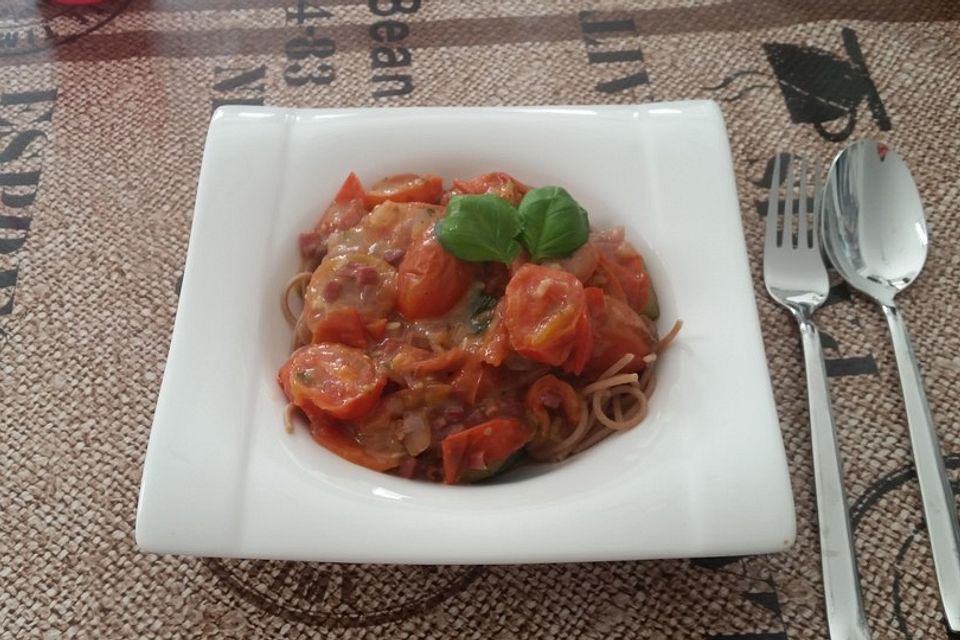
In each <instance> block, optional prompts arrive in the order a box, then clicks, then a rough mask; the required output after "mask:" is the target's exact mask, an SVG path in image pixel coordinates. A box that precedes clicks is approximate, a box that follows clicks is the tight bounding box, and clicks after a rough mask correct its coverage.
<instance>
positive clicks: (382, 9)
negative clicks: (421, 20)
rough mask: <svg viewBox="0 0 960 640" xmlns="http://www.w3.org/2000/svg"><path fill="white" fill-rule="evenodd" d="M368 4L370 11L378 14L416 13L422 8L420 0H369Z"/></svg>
mask: <svg viewBox="0 0 960 640" xmlns="http://www.w3.org/2000/svg"><path fill="white" fill-rule="evenodd" d="M367 5H368V6H369V7H370V11H372V12H373V13H374V14H375V15H378V16H392V15H394V14H397V13H416V12H417V11H419V10H420V0H368V2H367Z"/></svg>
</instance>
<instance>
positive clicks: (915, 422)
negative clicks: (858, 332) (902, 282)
mask: <svg viewBox="0 0 960 640" xmlns="http://www.w3.org/2000/svg"><path fill="white" fill-rule="evenodd" d="M881 306H882V307H883V313H884V315H886V316H887V324H889V325H890V335H891V337H892V338H893V351H894V353H895V354H896V356H897V369H898V371H899V372H900V386H901V387H902V389H903V401H904V404H905V406H906V409H907V425H908V426H909V429H910V443H911V445H912V446H913V459H914V462H915V463H916V467H917V478H918V479H919V481H920V496H921V499H922V501H923V514H924V517H925V518H926V520H927V531H928V532H929V535H930V548H931V550H932V552H933V566H934V569H935V570H936V574H937V582H938V583H939V585H940V599H941V601H942V602H943V610H944V613H945V614H946V618H947V625H948V626H949V627H950V629H951V631H960V527H958V526H957V502H956V499H955V498H954V496H953V491H952V490H951V489H950V481H949V479H948V478H947V471H946V468H945V467H944V465H943V456H942V455H941V453H940V445H939V443H938V441H937V428H936V426H935V425H934V424H933V416H932V415H930V405H929V404H927V394H926V393H925V392H924V390H923V381H922V380H921V378H920V369H919V368H918V367H917V359H916V356H914V354H913V346H912V345H911V344H910V336H909V335H908V334H907V327H906V325H905V324H904V322H903V317H902V316H901V315H900V311H899V309H897V308H896V307H895V306H894V305H892V304H891V305H886V304H883V305H881Z"/></svg>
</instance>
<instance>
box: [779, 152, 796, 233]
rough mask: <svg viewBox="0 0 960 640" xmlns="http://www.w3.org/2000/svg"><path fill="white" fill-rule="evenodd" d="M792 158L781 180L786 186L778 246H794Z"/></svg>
mask: <svg viewBox="0 0 960 640" xmlns="http://www.w3.org/2000/svg"><path fill="white" fill-rule="evenodd" d="M793 158H794V156H790V159H789V160H788V161H787V177H786V179H785V180H784V181H783V182H784V184H785V185H786V187H787V192H786V194H785V195H784V197H783V235H782V236H781V239H780V246H782V247H794V246H796V245H795V244H794V243H793Z"/></svg>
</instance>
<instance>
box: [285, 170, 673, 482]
mask: <svg viewBox="0 0 960 640" xmlns="http://www.w3.org/2000/svg"><path fill="white" fill-rule="evenodd" d="M299 254H300V269H299V272H298V273H297V274H296V275H294V276H293V277H292V278H291V279H290V281H289V282H288V283H287V285H286V287H285V289H284V291H283V295H282V310H283V313H284V315H285V316H286V318H287V319H288V321H289V322H290V324H291V326H292V327H293V334H294V339H293V342H294V345H293V352H292V354H291V355H290V357H289V358H288V359H287V361H286V362H285V363H284V364H283V366H282V367H281V368H280V370H279V373H278V381H279V384H280V387H281V389H282V391H283V393H284V394H285V396H286V398H287V400H288V402H289V404H288V405H287V410H286V415H285V419H286V426H287V429H288V430H292V429H293V428H294V424H295V422H297V421H302V422H303V423H305V424H306V425H307V427H308V428H309V432H310V434H311V436H312V437H313V439H314V440H315V441H316V442H317V443H319V444H320V445H322V446H324V447H326V448H327V449H329V450H330V451H332V452H333V453H335V454H337V455H339V456H341V457H343V458H345V459H347V460H349V461H351V462H353V463H356V464H359V465H362V466H364V467H368V468H370V469H374V470H378V471H384V472H389V473H392V474H395V475H399V476H402V477H406V478H416V479H421V480H428V481H436V482H445V483H448V484H456V483H469V482H476V481H479V480H483V479H485V478H488V477H490V476H492V475H494V474H497V473H499V472H502V471H504V470H506V469H508V468H509V467H510V466H511V465H513V464H516V463H518V462H520V461H521V460H523V459H527V460H531V461H549V462H552V461H559V460H563V459H565V458H567V457H568V456H571V455H573V454H577V453H579V452H581V451H583V450H584V449H587V448H589V447H591V446H593V445H594V444H596V443H597V442H599V441H601V440H603V439H604V438H606V437H608V436H609V435H611V434H613V433H617V432H620V431H624V430H626V429H630V428H632V427H634V426H636V425H638V424H639V423H640V422H641V421H643V419H644V416H645V415H646V413H647V403H648V400H649V398H650V396H651V394H652V393H653V390H654V387H655V384H656V379H655V377H654V369H655V367H656V363H657V359H658V357H659V356H660V354H661V352H662V351H663V350H664V349H665V348H666V347H667V345H668V344H670V342H671V341H672V340H673V339H674V337H675V336H676V334H677V332H678V331H679V329H680V322H679V321H678V322H676V323H675V324H674V325H673V328H672V329H671V330H670V331H669V332H668V333H667V334H666V335H665V336H663V337H662V338H661V337H659V336H658V334H657V328H656V325H655V324H654V320H655V319H656V318H657V316H658V314H659V310H658V304H657V298H656V293H655V292H654V289H653V286H652V284H651V282H650V278H649V275H648V273H647V270H646V268H645V265H644V261H643V258H642V257H641V256H640V254H639V253H637V251H636V250H635V249H634V248H633V247H632V246H631V245H630V243H629V242H627V241H626V240H625V238H624V232H623V229H622V228H616V229H595V228H591V226H590V224H589V217H588V214H587V212H586V211H585V210H584V209H583V207H581V206H580V205H579V204H578V203H577V202H576V200H574V198H573V197H572V196H571V195H570V194H569V193H567V191H565V190H564V189H563V188H561V187H557V186H545V187H539V188H531V187H529V186H527V185H525V184H523V183H521V182H519V181H518V180H516V179H514V178H513V177H511V176H509V175H507V174H504V173H490V174H486V175H481V176H478V177H475V178H472V179H469V180H454V181H453V183H452V185H451V186H450V187H449V188H445V187H444V184H443V181H442V180H441V179H440V178H439V177H436V176H432V175H412V174H404V175H396V176H391V177H388V178H385V179H383V180H381V181H379V182H377V183H375V184H373V185H372V186H371V187H370V188H365V187H364V186H363V184H362V183H361V182H360V180H359V179H358V178H357V176H356V175H354V174H350V176H349V177H348V178H347V179H346V181H345V182H344V183H343V186H342V187H341V188H340V190H339V191H338V193H337V194H336V196H335V197H334V199H333V202H332V203H331V204H330V205H329V207H327V208H326V210H325V211H324V212H323V213H322V215H321V216H320V217H319V220H318V222H317V223H316V225H315V226H314V227H313V228H312V229H310V230H308V231H306V232H304V233H302V234H300V237H299Z"/></svg>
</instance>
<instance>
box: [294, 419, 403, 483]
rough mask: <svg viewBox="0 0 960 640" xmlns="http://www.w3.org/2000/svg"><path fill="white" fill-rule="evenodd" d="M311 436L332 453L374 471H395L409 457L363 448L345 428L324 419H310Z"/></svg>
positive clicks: (398, 452) (401, 453)
mask: <svg viewBox="0 0 960 640" xmlns="http://www.w3.org/2000/svg"><path fill="white" fill-rule="evenodd" d="M310 435H311V436H312V437H313V439H314V440H315V441H316V442H317V443H318V444H320V445H321V446H323V447H324V448H326V449H328V450H329V451H331V452H332V453H335V454H337V455H338V456H340V457H341V458H343V459H345V460H348V461H350V462H352V463H354V464H359V465H360V466H362V467H366V468H368V469H373V470H374V471H388V470H390V469H393V468H395V467H397V466H399V465H400V463H401V462H402V461H403V460H404V458H405V457H407V456H405V452H403V451H390V452H379V451H375V450H373V449H369V448H367V447H364V446H361V445H360V444H359V443H358V442H357V441H356V440H355V439H354V438H352V437H351V436H350V435H349V434H348V433H347V429H346V428H345V427H344V426H342V425H338V424H335V423H334V422H333V421H331V420H329V419H327V418H323V417H313V418H311V419H310Z"/></svg>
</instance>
